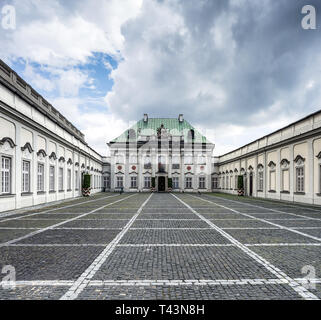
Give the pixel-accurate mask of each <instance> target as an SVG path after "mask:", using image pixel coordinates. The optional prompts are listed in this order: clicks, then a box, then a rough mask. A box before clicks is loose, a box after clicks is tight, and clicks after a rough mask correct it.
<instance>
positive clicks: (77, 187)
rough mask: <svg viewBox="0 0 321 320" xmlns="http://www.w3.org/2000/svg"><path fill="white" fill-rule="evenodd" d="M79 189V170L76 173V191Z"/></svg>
mask: <svg viewBox="0 0 321 320" xmlns="http://www.w3.org/2000/svg"><path fill="white" fill-rule="evenodd" d="M78 189H79V176H78V170H76V171H75V190H78Z"/></svg>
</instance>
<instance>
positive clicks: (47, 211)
mask: <svg viewBox="0 0 321 320" xmlns="http://www.w3.org/2000/svg"><path fill="white" fill-rule="evenodd" d="M117 196H118V195H112V196H108V197H102V198H98V199H93V200H88V201H84V202H80V203H76V204H72V205H68V206H64V207H59V208H54V209H50V210H45V211H41V212H35V213H30V214H26V215H23V216H19V217H15V218H8V219H4V220H0V222H6V221H12V220H19V219H22V218H25V217H31V216H35V215H38V214H47V213H49V212H53V211H57V210H60V209H65V208H70V207H75V206H79V205H82V204H84V203H89V202H94V201H98V200H103V199H107V198H113V197H117ZM31 210H32V209H30V211H31ZM17 214H20V213H17ZM21 214H23V213H21ZM12 215H15V213H13V214H12ZM0 218H2V217H0Z"/></svg>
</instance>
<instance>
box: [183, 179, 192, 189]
mask: <svg viewBox="0 0 321 320" xmlns="http://www.w3.org/2000/svg"><path fill="white" fill-rule="evenodd" d="M185 189H192V178H191V177H186V178H185Z"/></svg>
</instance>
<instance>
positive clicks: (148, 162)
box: [144, 156, 152, 169]
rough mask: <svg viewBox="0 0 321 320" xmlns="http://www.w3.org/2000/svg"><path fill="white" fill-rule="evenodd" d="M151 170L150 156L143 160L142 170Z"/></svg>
mask: <svg viewBox="0 0 321 320" xmlns="http://www.w3.org/2000/svg"><path fill="white" fill-rule="evenodd" d="M151 168H152V163H151V159H150V156H146V157H145V159H144V169H151Z"/></svg>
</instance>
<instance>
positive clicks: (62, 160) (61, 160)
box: [58, 157, 66, 162]
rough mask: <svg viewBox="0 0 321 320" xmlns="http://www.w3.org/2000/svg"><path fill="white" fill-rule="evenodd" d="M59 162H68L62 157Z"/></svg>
mask: <svg viewBox="0 0 321 320" xmlns="http://www.w3.org/2000/svg"><path fill="white" fill-rule="evenodd" d="M58 161H59V162H66V160H65V158H64V157H60V158H59V160H58Z"/></svg>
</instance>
